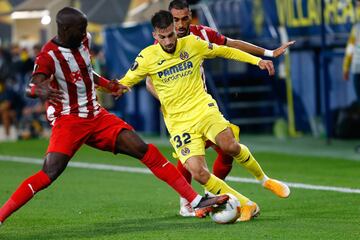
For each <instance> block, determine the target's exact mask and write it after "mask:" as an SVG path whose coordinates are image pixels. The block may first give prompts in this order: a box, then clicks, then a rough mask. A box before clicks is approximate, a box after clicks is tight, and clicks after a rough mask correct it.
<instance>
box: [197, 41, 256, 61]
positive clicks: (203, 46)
mask: <svg viewBox="0 0 360 240" xmlns="http://www.w3.org/2000/svg"><path fill="white" fill-rule="evenodd" d="M192 41H193V42H194V47H195V48H196V49H198V52H199V54H201V55H203V57H204V58H215V57H222V58H226V59H232V60H236V61H240V62H246V63H250V64H253V65H258V64H259V62H260V60H261V58H259V57H256V56H253V55H251V54H249V53H246V52H243V51H241V50H238V49H236V48H230V47H227V46H219V45H217V44H214V43H210V42H206V41H203V40H202V39H200V38H199V37H197V38H195V37H194V39H193V40H192Z"/></svg>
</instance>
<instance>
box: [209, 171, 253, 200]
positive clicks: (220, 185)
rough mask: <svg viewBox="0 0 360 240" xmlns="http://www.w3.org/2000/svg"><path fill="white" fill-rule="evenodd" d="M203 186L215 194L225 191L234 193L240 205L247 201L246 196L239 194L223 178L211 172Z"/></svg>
mask: <svg viewBox="0 0 360 240" xmlns="http://www.w3.org/2000/svg"><path fill="white" fill-rule="evenodd" d="M203 186H204V188H205V189H206V190H207V191H209V192H211V193H213V194H216V195H218V194H226V193H230V194H232V195H234V196H235V197H236V198H237V199H239V202H240V204H241V206H245V205H246V203H247V202H249V199H248V198H247V197H245V196H243V195H241V194H240V193H238V192H237V191H235V190H234V189H232V188H231V187H230V186H229V185H227V184H226V183H225V182H224V181H223V180H221V179H220V178H217V177H216V176H215V175H213V174H211V175H210V178H209V181H208V182H207V183H206V184H205V185H203Z"/></svg>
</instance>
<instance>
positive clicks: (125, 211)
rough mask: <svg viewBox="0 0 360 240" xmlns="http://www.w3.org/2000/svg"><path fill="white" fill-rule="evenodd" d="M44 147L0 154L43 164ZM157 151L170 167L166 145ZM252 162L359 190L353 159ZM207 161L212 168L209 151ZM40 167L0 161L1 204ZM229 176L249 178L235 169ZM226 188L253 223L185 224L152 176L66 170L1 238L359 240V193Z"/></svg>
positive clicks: (264, 157) (99, 158) (18, 147)
mask: <svg viewBox="0 0 360 240" xmlns="http://www.w3.org/2000/svg"><path fill="white" fill-rule="evenodd" d="M46 146H47V141H46V140H32V141H22V142H16V143H0V155H2V156H3V155H11V156H25V157H33V158H39V159H41V158H42V156H43V154H44V152H45V150H46ZM160 150H161V151H162V152H163V153H164V154H165V155H166V156H167V157H168V158H169V159H170V160H171V161H172V162H175V161H174V160H173V159H172V158H171V148H170V147H169V145H165V146H161V147H160ZM254 155H255V157H256V158H257V160H258V161H259V163H260V164H261V165H262V167H263V169H264V170H265V171H266V172H267V174H268V175H269V176H272V177H276V178H278V179H281V180H284V181H286V182H296V183H304V184H313V185H324V186H331V187H345V188H353V189H359V188H360V161H357V160H344V159H342V158H328V157H312V156H306V155H303V156H301V155H291V154H289V153H286V154H285V153H273V152H266V151H259V152H255V153H254ZM207 158H208V159H209V160H208V163H209V166H210V167H211V166H212V161H213V159H214V158H215V154H214V152H213V151H212V150H211V151H208V152H207ZM359 159H360V157H359ZM72 161H73V162H88V163H101V164H111V165H120V166H132V167H144V166H143V165H142V164H141V163H139V162H138V160H136V159H132V158H130V157H126V156H124V155H117V156H114V155H112V154H111V153H105V152H100V151H97V150H93V149H91V148H89V147H83V148H82V149H81V150H80V151H79V152H78V153H77V154H76V156H75V157H74V158H73V160H72ZM40 167H41V166H40V165H36V164H27V163H17V162H10V161H0V204H3V203H4V202H5V201H6V200H7V198H8V197H9V196H10V194H11V193H12V192H13V191H14V190H15V188H16V187H17V186H18V185H19V183H20V182H21V181H22V180H23V179H24V178H26V177H28V176H29V175H31V174H33V173H35V172H36V171H38V170H39V169H40ZM230 175H231V176H237V177H246V178H251V176H250V175H249V174H248V173H247V172H246V171H245V170H244V169H242V167H240V166H237V165H235V166H234V168H233V170H232V172H231V174H230ZM229 184H230V185H231V186H233V187H234V188H235V189H237V190H238V191H239V192H241V193H243V194H244V195H246V196H248V197H249V198H251V199H252V200H253V201H255V202H257V203H258V204H259V206H260V208H261V215H260V216H259V217H258V218H256V219H254V220H253V221H250V222H246V223H236V224H231V225H219V224H216V223H214V222H212V221H211V219H210V218H209V217H208V218H206V219H195V218H182V217H180V216H179V215H178V210H179V208H178V202H179V199H178V196H177V194H176V193H175V192H174V191H173V190H172V189H171V188H169V187H168V186H167V185H166V184H164V183H163V182H161V181H159V180H157V179H156V178H155V177H154V176H152V175H149V174H140V173H127V172H116V171H109V170H95V169H79V168H72V167H69V168H68V169H66V171H65V172H64V173H63V175H62V176H60V178H59V179H58V180H57V181H56V182H55V183H54V184H53V185H51V186H50V187H49V188H48V189H46V190H44V191H42V192H40V193H39V194H37V195H36V196H35V197H34V198H33V199H32V200H31V201H30V202H29V203H28V204H27V205H25V206H24V207H23V208H21V209H20V210H19V211H18V212H16V213H15V214H13V215H12V216H11V217H10V218H9V219H8V220H7V221H6V222H5V223H4V224H3V225H2V226H1V227H0V239H1V240H2V239H11V240H14V239H21V240H25V239H29V240H30V239H31V240H32V239H36V240H37V239H61V240H63V239H132V240H133V239H171V240H176V239H186V240H189V239H206V240H208V239H217V240H218V239H360V194H358V193H341V192H334V191H319V190H307V189H302V188H292V189H291V190H292V195H291V196H290V198H289V199H279V198H277V197H275V196H274V195H273V194H272V193H270V192H268V191H267V190H264V189H263V188H262V187H261V186H260V185H259V184H253V183H237V182H229ZM194 186H195V188H196V189H197V190H198V191H199V192H200V193H202V192H203V190H202V189H201V187H200V186H199V185H198V184H194Z"/></svg>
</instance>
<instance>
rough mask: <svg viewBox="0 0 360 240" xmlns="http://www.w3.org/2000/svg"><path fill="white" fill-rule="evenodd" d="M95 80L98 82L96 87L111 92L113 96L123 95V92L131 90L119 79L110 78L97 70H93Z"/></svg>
mask: <svg viewBox="0 0 360 240" xmlns="http://www.w3.org/2000/svg"><path fill="white" fill-rule="evenodd" d="M93 76H94V82H95V84H96V89H98V90H100V91H102V92H107V93H111V94H112V95H113V96H116V97H118V96H121V94H122V93H123V92H125V91H129V90H130V89H129V88H128V87H126V86H124V85H122V84H120V83H119V82H118V81H117V80H109V79H106V78H104V77H103V76H100V75H99V74H97V73H96V72H95V71H93Z"/></svg>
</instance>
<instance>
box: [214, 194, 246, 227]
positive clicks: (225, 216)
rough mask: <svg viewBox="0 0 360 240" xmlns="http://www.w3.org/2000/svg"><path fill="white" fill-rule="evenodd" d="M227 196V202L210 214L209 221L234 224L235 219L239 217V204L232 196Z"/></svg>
mask: <svg viewBox="0 0 360 240" xmlns="http://www.w3.org/2000/svg"><path fill="white" fill-rule="evenodd" d="M226 195H229V200H228V201H227V203H226V204H223V205H221V206H219V207H217V208H215V209H214V210H213V211H212V212H210V217H211V219H212V220H213V221H214V222H216V223H220V224H226V223H234V222H235V221H236V219H238V218H239V217H240V202H239V200H238V199H237V198H236V197H235V196H234V195H232V194H228V193H227V194H226Z"/></svg>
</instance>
